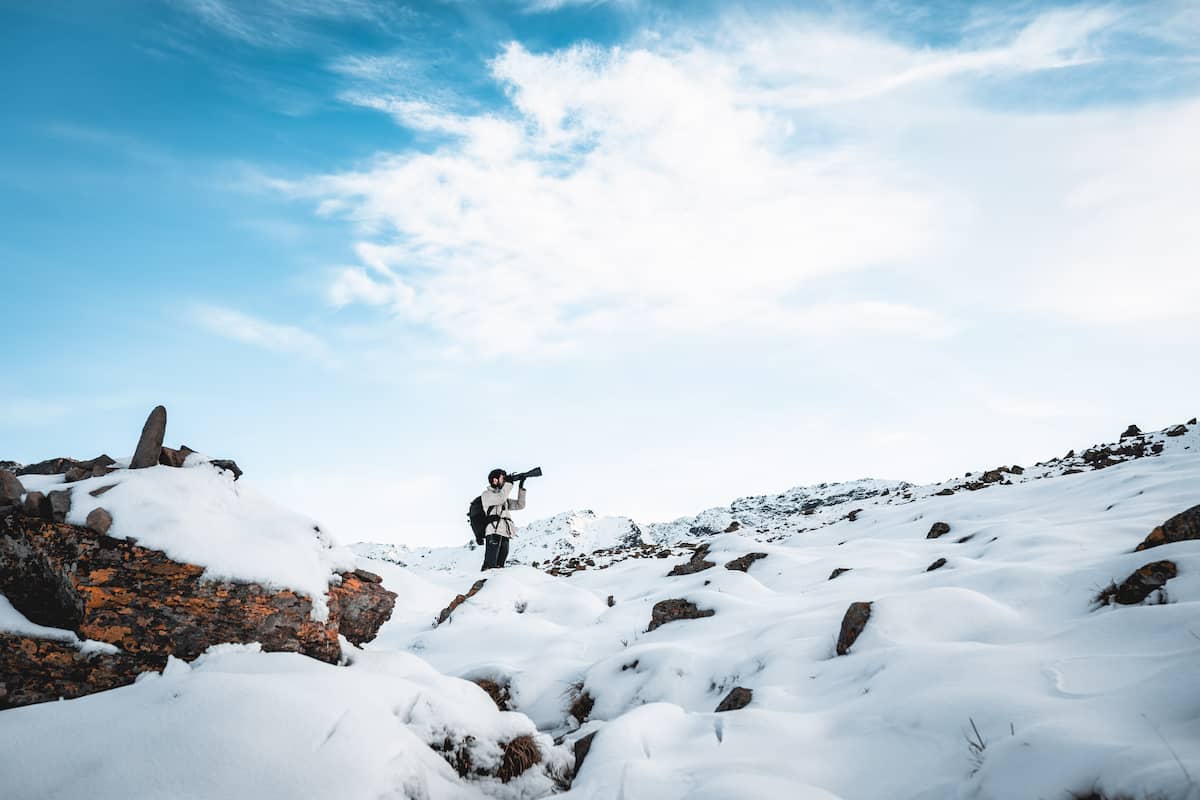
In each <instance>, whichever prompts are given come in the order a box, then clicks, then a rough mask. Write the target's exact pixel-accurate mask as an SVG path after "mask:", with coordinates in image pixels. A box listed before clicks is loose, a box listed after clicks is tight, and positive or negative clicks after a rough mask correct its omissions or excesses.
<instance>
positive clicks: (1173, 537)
mask: <svg viewBox="0 0 1200 800" xmlns="http://www.w3.org/2000/svg"><path fill="white" fill-rule="evenodd" d="M1188 539H1200V506H1192V507H1191V508H1189V509H1188V510H1187V511H1183V512H1181V513H1179V514H1176V515H1175V516H1173V517H1171V518H1170V519H1169V520H1167V521H1166V522H1164V523H1163V524H1162V525H1159V526H1158V527H1157V528H1155V529H1154V530H1152V531H1150V533H1148V534H1147V535H1146V538H1145V539H1144V540H1143V541H1142V543H1141V544H1139V545H1138V546H1137V547H1136V548H1134V552H1137V551H1140V550H1149V549H1150V548H1151V547H1158V546H1160V545H1164V544H1171V543H1172V542H1182V541H1185V540H1188Z"/></svg>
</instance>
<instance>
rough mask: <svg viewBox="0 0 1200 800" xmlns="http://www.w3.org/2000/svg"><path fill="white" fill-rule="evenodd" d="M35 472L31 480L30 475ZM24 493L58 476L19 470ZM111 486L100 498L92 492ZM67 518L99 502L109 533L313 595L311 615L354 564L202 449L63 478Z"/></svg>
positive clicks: (242, 577) (319, 614) (227, 575)
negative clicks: (176, 462)
mask: <svg viewBox="0 0 1200 800" xmlns="http://www.w3.org/2000/svg"><path fill="white" fill-rule="evenodd" d="M31 478H35V480H31ZM21 481H22V483H23V485H24V486H25V488H26V489H27V490H28V491H34V490H35V489H36V490H42V489H46V488H48V489H53V488H55V487H56V485H57V483H61V481H62V476H22V477H21ZM104 487H112V488H110V489H108V490H107V491H105V492H104V493H103V494H101V495H100V496H98V497H93V496H92V495H91V494H90V493H91V492H93V491H95V490H97V489H101V488H104ZM64 488H66V489H68V490H69V491H70V492H71V510H70V512H69V513H68V514H67V522H69V523H72V524H74V525H83V524H85V523H86V521H87V516H88V514H89V513H90V512H91V511H92V510H93V509H96V508H104V509H106V510H107V511H108V512H109V513H110V514H111V515H112V518H113V524H112V527H111V528H110V529H109V531H108V535H109V536H112V537H115V538H125V537H132V538H133V539H134V540H136V542H137V544H139V545H140V546H142V547H148V548H151V549H154V550H161V551H162V552H164V553H166V554H167V555H168V556H170V557H171V558H173V559H175V560H176V561H182V562H187V563H190V564H196V565H197V566H202V567H204V575H203V577H204V578H205V579H209V580H232V581H243V582H254V583H261V584H263V585H264V586H267V587H270V588H273V589H292V590H295V591H297V592H300V593H302V594H306V595H308V596H309V597H311V598H313V616H314V618H316V619H321V620H323V619H325V618H326V617H327V615H328V608H327V606H326V600H325V594H326V592H327V591H328V590H329V585H330V583H331V582H332V581H335V580H336V577H335V575H336V573H339V572H344V571H346V570H351V569H354V556H353V554H352V553H351V552H350V550H349V549H347V548H345V547H341V546H336V545H335V544H334V543H333V541H332V539H331V538H330V537H329V535H328V534H327V533H326V532H324V531H322V530H321V529H320V528H319V526H318V525H317V524H316V523H315V522H313V520H311V519H308V518H307V517H305V516H303V515H301V514H297V513H295V512H292V511H289V510H287V509H285V508H282V507H280V506H278V505H276V504H275V503H273V502H271V501H270V500H268V499H267V498H265V497H262V496H261V495H258V494H257V493H255V492H254V491H253V490H252V489H250V488H248V487H247V486H244V485H242V484H241V483H240V482H235V481H234V480H233V475H232V474H231V473H229V472H227V471H224V470H221V469H218V468H217V467H215V466H213V465H212V464H210V463H208V461H207V460H206V459H205V458H204V457H202V456H200V455H199V454H192V455H190V456H189V457H188V459H187V461H186V462H185V467H184V468H176V467H167V466H161V465H160V466H154V467H148V468H145V469H136V470H130V469H121V470H117V471H116V472H113V473H110V474H109V475H105V476H102V477H97V478H88V479H87V480H82V481H78V482H76V483H72V484H67V485H66V486H65V487H64Z"/></svg>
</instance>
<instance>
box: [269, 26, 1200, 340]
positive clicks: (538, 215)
mask: <svg viewBox="0 0 1200 800" xmlns="http://www.w3.org/2000/svg"><path fill="white" fill-rule="evenodd" d="M1125 24H1129V21H1128V19H1127V17H1126V16H1123V15H1122V14H1119V13H1117V12H1114V11H1112V10H1110V9H1108V8H1087V7H1080V8H1073V9H1062V10H1054V11H1050V12H1047V13H1044V14H1042V15H1040V16H1038V17H1036V18H1034V19H1032V20H1031V21H1028V22H1027V23H1026V24H1024V25H1022V26H1021V27H1018V28H1016V29H1004V30H1003V34H1002V35H1000V34H997V35H992V36H989V35H988V31H987V29H986V28H979V27H978V26H977V27H976V29H974V30H973V33H972V35H973V36H974V37H975V39H974V40H975V41H977V42H978V44H977V45H976V46H974V47H967V46H965V45H963V46H959V47H947V48H942V49H936V48H917V47H911V46H908V45H904V44H900V43H898V42H896V41H892V40H889V39H886V38H883V37H882V36H880V35H878V34H875V33H869V32H863V31H862V30H856V29H853V28H850V27H845V26H843V27H834V26H830V25H829V24H824V23H818V22H815V21H814V20H812V19H811V18H804V17H795V16H784V17H779V18H776V19H770V20H765V21H764V20H754V21H747V20H746V19H744V18H741V19H737V20H732V21H726V23H725V24H723V25H721V26H718V27H717V33H716V34H714V35H712V36H708V37H703V38H688V37H686V36H676V37H672V38H670V39H656V38H654V37H651V36H647V37H645V39H644V44H642V45H641V46H637V47H627V48H622V47H613V48H600V47H596V46H590V45H577V46H574V47H570V48H567V49H564V50H559V51H554V52H549V53H534V52H530V51H529V50H527V49H526V48H524V47H523V46H521V45H519V44H515V43H514V44H511V45H509V46H508V47H507V48H506V49H505V50H504V51H503V52H501V53H500V54H499V55H498V56H497V57H496V59H495V60H494V61H493V62H492V65H491V69H492V74H493V76H494V78H495V79H496V80H497V81H498V82H500V83H501V84H502V85H503V86H504V87H505V89H506V91H507V95H508V98H509V101H510V107H509V108H508V109H507V110H500V111H497V110H490V111H488V112H485V113H463V112H461V111H459V110H454V109H451V108H448V107H445V106H443V105H440V104H438V103H434V102H431V101H429V100H427V99H417V98H411V97H402V96H389V95H383V94H379V93H378V92H377V91H358V92H351V93H348V94H347V95H346V96H345V99H347V100H348V101H350V102H353V103H356V104H359V105H362V106H366V107H370V108H376V109H378V110H380V111H383V112H385V113H388V114H390V115H391V116H392V117H393V118H394V119H396V121H397V122H398V123H399V124H402V125H404V126H406V127H409V128H412V129H416V130H419V131H423V132H427V133H431V134H436V135H438V136H441V137H443V143H442V144H441V145H440V146H439V147H438V148H437V149H435V150H433V151H431V152H416V151H410V152H407V153H401V154H381V155H379V156H378V157H377V158H376V159H375V160H373V161H372V162H371V163H370V164H368V165H366V166H364V167H363V168H361V169H358V170H355V171H350V172H343V173H336V174H330V175H324V176H317V177H314V178H311V179H308V180H304V181H298V182H292V183H289V184H286V189H287V191H289V192H291V193H293V194H295V195H298V196H305V197H310V198H313V199H314V200H315V201H316V202H317V203H318V207H319V210H320V212H321V213H324V214H328V215H338V216H344V217H345V218H347V219H348V220H351V221H352V222H353V223H354V225H355V226H356V227H357V230H358V231H359V235H360V237H361V238H360V241H359V243H358V246H357V250H358V253H359V257H360V259H361V260H362V263H363V267H362V268H358V267H349V268H343V269H340V270H338V271H337V272H336V275H335V278H334V280H333V282H332V285H331V287H330V290H329V296H330V299H331V301H332V302H333V303H334V304H335V305H338V306H342V305H347V304H350V303H359V302H361V303H366V304H369V305H373V306H382V307H386V308H388V309H390V311H391V312H392V313H394V314H395V315H396V316H398V317H400V318H402V319H403V320H405V321H408V322H412V323H416V324H419V325H424V326H428V327H430V328H432V329H433V330H434V331H436V332H439V333H440V334H442V335H444V337H445V338H446V339H447V340H448V341H449V342H451V343H452V344H454V345H456V346H457V347H458V348H459V349H461V350H462V351H465V352H468V353H496V352H509V353H527V352H532V351H537V350H543V351H544V350H553V351H560V350H563V349H569V348H570V347H571V345H572V344H573V343H575V342H577V341H579V340H581V339H583V338H586V337H588V336H592V335H596V334H601V333H610V332H613V331H637V330H643V329H645V330H656V329H668V330H687V329H702V328H706V327H709V326H712V325H715V324H737V325H739V326H740V328H741V329H742V330H755V329H757V330H759V331H764V332H802V333H804V334H805V335H806V336H814V335H815V336H834V335H841V334H843V333H846V332H859V333H861V332H864V331H874V332H880V333H888V334H895V335H903V336H918V337H927V338H941V337H946V336H950V335H953V333H954V332H955V331H956V330H957V329H958V328H959V327H960V326H959V325H958V324H957V323H953V322H951V321H950V320H951V319H952V318H954V317H957V316H959V314H958V313H957V312H956V311H953V312H952V311H947V310H945V309H948V308H961V307H963V306H966V307H972V306H975V307H979V306H983V307H987V306H989V305H990V306H991V307H997V306H1000V305H1004V306H1006V307H1010V308H1030V307H1032V308H1035V309H1040V310H1042V311H1050V312H1051V313H1055V312H1061V311H1064V310H1066V311H1068V312H1069V313H1071V314H1073V315H1074V316H1076V317H1081V318H1082V317H1086V318H1089V319H1103V318H1107V317H1108V316H1110V315H1111V310H1112V309H1111V307H1112V305H1114V304H1115V303H1117V302H1119V301H1117V300H1112V301H1111V302H1107V303H1104V302H1100V303H1098V302H1097V299H1096V298H1095V297H1093V295H1096V294H1103V293H1109V295H1110V297H1119V296H1120V293H1119V292H1113V291H1112V290H1113V288H1114V286H1113V285H1114V283H1119V281H1120V280H1121V279H1122V278H1123V277H1124V276H1126V275H1128V270H1129V265H1130V263H1132V262H1135V261H1137V256H1138V248H1139V246H1143V247H1144V246H1146V245H1147V244H1148V243H1157V244H1155V245H1153V249H1154V251H1155V256H1156V258H1155V264H1156V266H1151V267H1149V268H1148V269H1149V270H1150V272H1151V274H1153V275H1154V276H1156V277H1158V278H1159V279H1161V280H1160V283H1164V284H1173V286H1172V291H1174V292H1175V296H1174V297H1173V298H1172V299H1170V300H1167V301H1165V302H1161V303H1158V304H1157V306H1155V307H1156V308H1157V309H1159V310H1161V309H1163V308H1164V307H1166V308H1168V309H1169V310H1171V312H1172V313H1175V312H1181V311H1183V310H1185V309H1187V308H1189V307H1194V305H1195V300H1196V298H1197V296H1198V295H1200V289H1197V288H1196V285H1195V284H1196V281H1197V280H1198V279H1196V278H1193V277H1191V276H1190V275H1189V274H1188V271H1187V270H1186V269H1185V264H1184V263H1183V261H1182V260H1181V259H1185V258H1186V253H1187V252H1194V251H1195V248H1194V247H1177V245H1178V244H1179V243H1181V242H1182V243H1184V244H1187V243H1188V242H1191V241H1192V239H1189V238H1188V237H1189V234H1188V233H1187V230H1184V228H1185V227H1186V226H1188V225H1190V224H1191V223H1190V220H1192V219H1194V218H1195V215H1194V210H1195V203H1196V199H1195V193H1194V192H1190V190H1189V187H1190V186H1192V185H1194V183H1195V175H1196V172H1195V159H1196V156H1195V152H1194V150H1193V151H1188V150H1186V148H1187V142H1189V141H1190V140H1191V138H1194V137H1191V136H1190V135H1189V134H1190V133H1192V132H1194V131H1195V130H1196V126H1195V120H1194V117H1193V115H1192V113H1191V112H1190V111H1188V110H1187V108H1182V109H1181V108H1180V107H1170V108H1165V107H1164V108H1162V109H1159V110H1158V111H1147V110H1145V109H1133V110H1128V109H1122V110H1121V112H1119V113H1108V114H1098V113H1094V112H1078V113H1072V114H1059V115H1045V114H1032V113H1018V112H1011V111H1010V112H998V111H989V110H986V109H984V108H981V107H980V106H979V103H978V101H977V100H976V99H975V98H973V97H972V90H973V89H974V88H975V84H974V83H973V81H975V79H977V78H979V77H987V78H994V77H996V76H1001V77H1004V76H1007V77H1018V76H1022V75H1027V74H1034V73H1038V72H1041V71H1045V70H1054V69H1061V68H1064V67H1068V66H1072V65H1080V64H1084V63H1089V62H1093V61H1096V60H1099V59H1103V58H1104V57H1105V52H1104V46H1105V43H1106V42H1107V41H1108V40H1109V38H1110V36H1111V35H1112V34H1114V32H1118V31H1119V30H1120V26H1121V25H1125ZM1139 24H1140V23H1139ZM1000 28H1003V26H1000ZM363 70H366V72H367V73H369V76H368V77H370V78H371V79H372V80H373V79H374V76H375V73H376V72H377V69H376V67H374V66H371V65H369V64H366V65H365V64H357V65H354V66H352V67H344V68H343V72H345V73H346V74H351V73H354V72H362V71H363ZM1131 153H1132V157H1131ZM1172 167H1175V168H1178V172H1176V173H1171V172H1170V170H1171V168H1172ZM1022 181H1027V182H1028V183H1027V185H1025V186H1023V185H1022V184H1021V182H1022ZM280 185H281V186H283V184H280ZM1106 187H1107V188H1106ZM1164 188H1165V189H1166V192H1165V194H1163V193H1162V191H1161V190H1162V189H1164ZM1029 189H1033V190H1034V191H1033V192H1029V191H1028V190H1029ZM1105 192H1108V193H1109V194H1108V195H1106V194H1105ZM1106 198H1107V199H1106ZM1135 198H1136V199H1135ZM1034 209H1036V211H1037V217H1036V218H1033V219H1029V220H1026V219H1025V218H1024V216H1023V215H1026V214H1032V213H1033V210H1034ZM1192 227H1193V229H1194V226H1192ZM1171 248H1175V250H1174V254H1173V253H1172V250H1171ZM1020 253H1024V255H1023V257H1021V256H1019V255H1018V254H1020ZM866 270H872V271H873V272H874V273H877V274H880V275H885V276H889V278H890V281H891V282H890V284H889V286H890V288H887V289H885V288H882V286H881V289H880V290H879V291H878V292H877V293H875V292H872V291H871V290H870V285H869V284H866V283H865V282H864V283H862V284H860V286H859V289H860V290H859V291H856V292H855V293H854V300H853V301H847V300H846V299H845V292H842V293H840V294H838V295H834V296H830V295H827V294H821V293H819V292H818V293H817V294H809V293H808V291H807V290H808V289H809V288H810V287H814V286H816V285H817V281H818V279H820V281H822V282H824V283H826V284H828V282H829V281H830V280H835V279H837V278H838V277H839V276H841V277H843V278H845V277H847V276H851V275H854V274H860V273H863V272H864V271H866ZM905 277H919V278H921V279H922V280H923V281H925V282H927V283H928V282H935V283H939V284H941V289H940V292H939V298H938V299H939V300H940V302H941V303H942V304H943V307H942V308H937V307H935V306H934V305H932V302H933V301H932V300H930V301H926V300H923V299H920V298H921V295H920V294H917V293H914V294H912V295H911V296H909V298H908V299H907V300H906V301H899V300H897V299H896V297H895V295H894V290H895V287H896V285H897V283H898V282H899V281H902V280H903V279H904V278H905ZM1089 284H1090V285H1091V286H1094V287H1096V290H1095V291H1088V290H1087V286H1088V285H1089ZM863 286H866V291H865V292H864V291H861V289H862V287H863ZM1147 292H1149V290H1147ZM972 295H976V296H972ZM1088 309H1100V310H1099V311H1098V312H1096V313H1091V312H1089V311H1088ZM497 331H503V332H504V335H503V336H502V337H498V336H497Z"/></svg>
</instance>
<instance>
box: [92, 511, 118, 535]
mask: <svg viewBox="0 0 1200 800" xmlns="http://www.w3.org/2000/svg"><path fill="white" fill-rule="evenodd" d="M112 523H113V518H112V514H109V513H108V512H107V511H105V510H104V509H103V508H93V509H92V510H91V511H90V512H89V513H88V515H87V527H88V530H90V531H94V532H96V533H108V529H109V528H111V527H112Z"/></svg>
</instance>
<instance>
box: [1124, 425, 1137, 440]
mask: <svg viewBox="0 0 1200 800" xmlns="http://www.w3.org/2000/svg"><path fill="white" fill-rule="evenodd" d="M1141 435H1142V429H1141V428H1139V427H1138V426H1137V425H1130V426H1129V427H1128V428H1126V429H1125V432H1124V433H1122V434H1121V438H1122V439H1130V438H1132V437H1134V436H1141Z"/></svg>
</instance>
